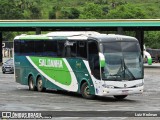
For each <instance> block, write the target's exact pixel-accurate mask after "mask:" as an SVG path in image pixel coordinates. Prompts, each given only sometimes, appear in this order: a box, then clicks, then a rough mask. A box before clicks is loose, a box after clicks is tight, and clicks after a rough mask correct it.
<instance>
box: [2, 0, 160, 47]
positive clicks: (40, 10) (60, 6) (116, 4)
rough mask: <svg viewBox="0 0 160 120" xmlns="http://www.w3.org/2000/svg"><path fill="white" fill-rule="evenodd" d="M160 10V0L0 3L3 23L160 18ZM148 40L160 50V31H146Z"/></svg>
mask: <svg viewBox="0 0 160 120" xmlns="http://www.w3.org/2000/svg"><path fill="white" fill-rule="evenodd" d="M159 11H160V0H1V2H0V19H1V20H3V19H159V18H160V12H159ZM5 37H6V36H5ZM6 39H7V38H6ZM151 39H152V40H154V41H156V44H155V45H153V44H151V43H153V42H151V43H150V41H152V40H151ZM145 41H146V45H147V46H149V47H152V48H158V47H159V48H160V32H145ZM154 43H155V42H154ZM157 43H158V44H157Z"/></svg>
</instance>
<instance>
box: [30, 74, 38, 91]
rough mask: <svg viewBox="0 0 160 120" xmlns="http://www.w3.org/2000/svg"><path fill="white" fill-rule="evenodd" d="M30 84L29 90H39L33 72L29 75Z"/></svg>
mask: <svg viewBox="0 0 160 120" xmlns="http://www.w3.org/2000/svg"><path fill="white" fill-rule="evenodd" d="M28 86H29V90H31V91H36V90H37V87H36V84H35V82H34V77H33V75H32V74H30V75H29V76H28Z"/></svg>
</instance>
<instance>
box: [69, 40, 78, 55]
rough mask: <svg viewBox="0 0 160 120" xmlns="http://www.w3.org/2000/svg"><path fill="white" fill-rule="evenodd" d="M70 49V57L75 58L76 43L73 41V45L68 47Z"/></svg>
mask: <svg viewBox="0 0 160 120" xmlns="http://www.w3.org/2000/svg"><path fill="white" fill-rule="evenodd" d="M70 48H71V57H76V56H77V44H76V41H73V45H72V46H70Z"/></svg>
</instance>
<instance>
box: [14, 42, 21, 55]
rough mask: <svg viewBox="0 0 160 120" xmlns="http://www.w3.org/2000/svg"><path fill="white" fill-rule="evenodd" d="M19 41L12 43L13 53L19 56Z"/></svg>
mask: <svg viewBox="0 0 160 120" xmlns="http://www.w3.org/2000/svg"><path fill="white" fill-rule="evenodd" d="M20 44H21V43H20V40H15V41H14V52H15V54H19V53H20Z"/></svg>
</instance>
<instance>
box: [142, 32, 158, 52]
mask: <svg viewBox="0 0 160 120" xmlns="http://www.w3.org/2000/svg"><path fill="white" fill-rule="evenodd" d="M144 42H145V45H146V46H147V47H150V48H153V49H160V31H146V32H145V35H144Z"/></svg>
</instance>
